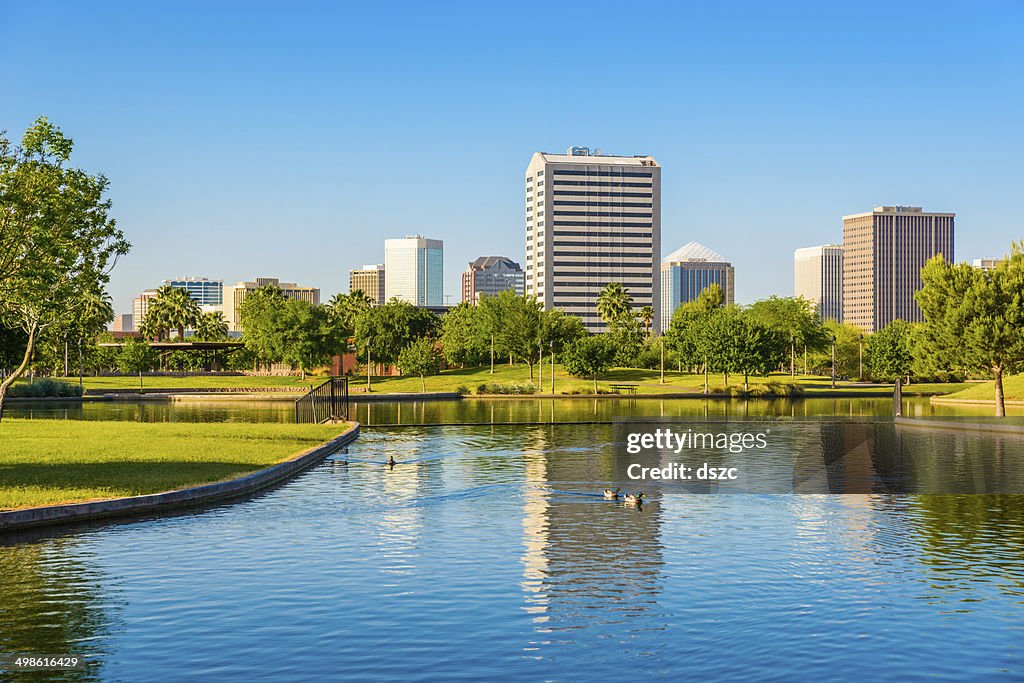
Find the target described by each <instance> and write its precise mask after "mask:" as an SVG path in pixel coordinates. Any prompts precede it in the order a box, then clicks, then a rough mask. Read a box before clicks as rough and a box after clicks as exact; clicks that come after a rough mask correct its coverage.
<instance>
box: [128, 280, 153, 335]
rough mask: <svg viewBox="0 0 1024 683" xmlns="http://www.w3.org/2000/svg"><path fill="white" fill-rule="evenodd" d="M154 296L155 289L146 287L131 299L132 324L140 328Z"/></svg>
mask: <svg viewBox="0 0 1024 683" xmlns="http://www.w3.org/2000/svg"><path fill="white" fill-rule="evenodd" d="M155 298H156V290H155V289H147V290H145V291H143V292H142V294H140V295H138V296H137V297H135V298H134V299H132V325H133V326H135V327H136V328H141V327H142V325H143V323H145V321H146V314H147V313H149V306H150V304H152V303H153V299H155Z"/></svg>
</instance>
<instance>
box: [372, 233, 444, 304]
mask: <svg viewBox="0 0 1024 683" xmlns="http://www.w3.org/2000/svg"><path fill="white" fill-rule="evenodd" d="M384 272H385V273H387V277H386V278H385V282H384V298H385V300H387V301H390V300H391V299H392V298H393V297H397V298H398V299H400V300H402V301H408V302H409V303H411V304H412V305H414V306H443V305H444V242H443V241H441V240H432V239H428V238H426V237H423V236H422V235H407V236H406V237H404V238H399V239H390V240H384Z"/></svg>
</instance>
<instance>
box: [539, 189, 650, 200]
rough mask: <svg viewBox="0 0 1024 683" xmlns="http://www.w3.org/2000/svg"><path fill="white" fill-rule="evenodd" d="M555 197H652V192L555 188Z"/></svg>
mask: <svg viewBox="0 0 1024 683" xmlns="http://www.w3.org/2000/svg"><path fill="white" fill-rule="evenodd" d="M554 192H555V199H557V198H559V197H638V198H646V199H653V198H654V193H652V192H601V191H597V192H586V191H583V190H561V189H559V188H557V187H556V188H555V190H554Z"/></svg>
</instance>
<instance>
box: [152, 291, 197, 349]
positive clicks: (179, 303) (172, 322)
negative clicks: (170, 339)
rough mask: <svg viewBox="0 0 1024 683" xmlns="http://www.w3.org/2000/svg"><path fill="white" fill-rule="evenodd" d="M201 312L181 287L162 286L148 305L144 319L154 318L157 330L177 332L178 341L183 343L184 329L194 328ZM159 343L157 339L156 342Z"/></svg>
mask: <svg viewBox="0 0 1024 683" xmlns="http://www.w3.org/2000/svg"><path fill="white" fill-rule="evenodd" d="M200 314H201V311H200V309H199V304H197V303H196V301H195V299H193V298H192V297H191V296H189V293H188V292H187V291H186V290H184V289H182V288H181V287H172V286H171V285H163V286H162V287H160V288H159V289H158V290H156V297H155V298H154V299H153V301H151V302H150V304H149V311H148V312H147V313H146V319H148V318H149V317H150V316H155V318H154V320H155V321H159V322H158V323H156V324H157V325H158V326H157V328H156V329H157V330H159V331H163V330H177V331H178V341H184V339H185V329H186V328H190V327H195V325H196V323H197V322H198V320H199V316H200ZM157 341H159V339H158V340H157Z"/></svg>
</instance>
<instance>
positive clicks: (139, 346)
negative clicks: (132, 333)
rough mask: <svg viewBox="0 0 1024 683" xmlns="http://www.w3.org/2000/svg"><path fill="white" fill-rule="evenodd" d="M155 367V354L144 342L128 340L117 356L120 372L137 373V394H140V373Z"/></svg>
mask: <svg viewBox="0 0 1024 683" xmlns="http://www.w3.org/2000/svg"><path fill="white" fill-rule="evenodd" d="M154 365H156V352H155V351H154V350H153V349H152V348H151V347H150V346H149V344H147V343H146V342H145V341H140V340H138V339H134V338H129V339H128V341H126V342H125V344H124V346H122V347H121V353H119V354H118V356H117V367H118V368H119V369H120V370H121V372H123V373H125V374H128V373H135V372H137V373H139V393H142V373H143V372H145V371H146V370H149V369H151V368H152V367H153V366H154Z"/></svg>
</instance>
